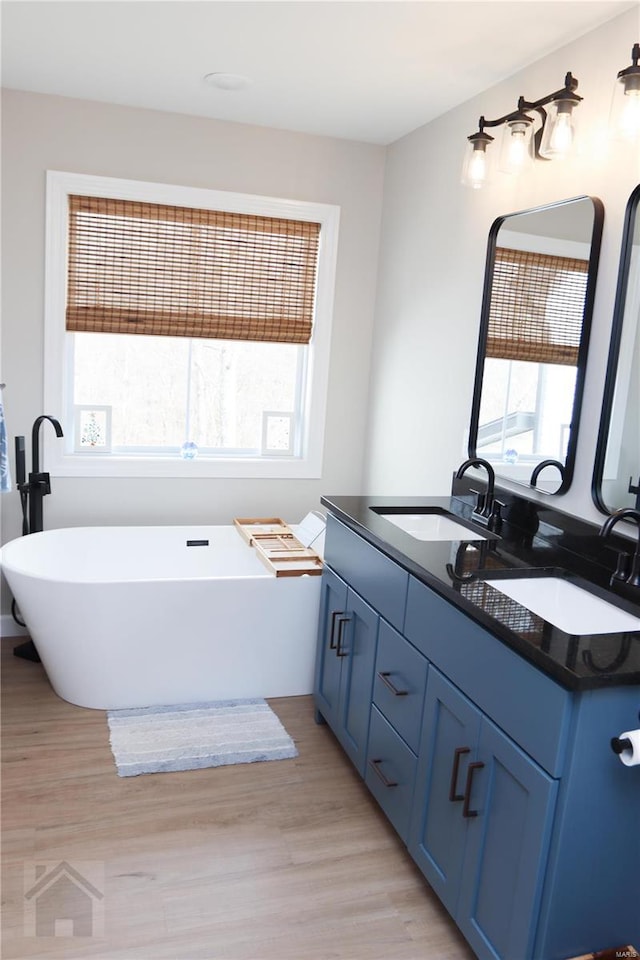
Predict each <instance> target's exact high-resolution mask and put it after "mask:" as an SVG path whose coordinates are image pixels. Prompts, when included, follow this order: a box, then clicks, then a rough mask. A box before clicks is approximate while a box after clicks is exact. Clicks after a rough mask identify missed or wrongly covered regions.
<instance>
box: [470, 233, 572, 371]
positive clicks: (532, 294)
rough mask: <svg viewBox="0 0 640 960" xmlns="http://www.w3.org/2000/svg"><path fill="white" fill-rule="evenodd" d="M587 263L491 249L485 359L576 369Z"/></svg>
mask: <svg viewBox="0 0 640 960" xmlns="http://www.w3.org/2000/svg"><path fill="white" fill-rule="evenodd" d="M588 269H589V263H588V261H587V260H576V259H573V258H572V257H556V256H551V255H549V254H543V253H529V252H525V251H522V250H509V249H506V248H504V247H498V248H497V249H496V255H495V264H494V270H493V288H492V292H491V306H490V309H489V326H488V330H487V349H486V356H488V357H501V358H502V359H504V360H529V361H532V362H533V363H561V364H566V365H573V366H575V365H577V363H578V348H579V346H580V337H581V334H582V320H583V314H584V304H585V296H586V289H587V273H588Z"/></svg>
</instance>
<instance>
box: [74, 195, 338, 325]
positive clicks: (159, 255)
mask: <svg viewBox="0 0 640 960" xmlns="http://www.w3.org/2000/svg"><path fill="white" fill-rule="evenodd" d="M319 236H320V224H319V223H310V222H307V221H298V220H285V219H280V218H276V217H263V216H254V215H249V214H243V213H228V212H222V211H215V210H198V209H191V208H188V207H173V206H165V205H161V204H152V203H139V202H135V201H130V200H108V199H103V198H101V197H80V196H71V197H69V276H68V295H67V313H66V324H67V330H71V331H84V332H97V333H134V334H154V335H158V336H164V337H209V338H211V337H212V338H217V339H224V340H262V341H265V340H266V341H273V342H278V343H308V342H309V340H310V338H311V332H312V326H313V310H314V297H315V287H316V272H317V260H318V243H319Z"/></svg>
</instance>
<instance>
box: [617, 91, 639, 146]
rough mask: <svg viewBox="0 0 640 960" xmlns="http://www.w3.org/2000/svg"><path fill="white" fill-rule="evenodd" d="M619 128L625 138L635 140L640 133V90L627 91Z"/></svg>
mask: <svg viewBox="0 0 640 960" xmlns="http://www.w3.org/2000/svg"><path fill="white" fill-rule="evenodd" d="M618 129H619V130H620V135H621V136H623V137H624V138H625V140H635V138H636V137H637V136H638V135H640V90H628V91H625V95H624V106H623V107H622V111H621V113H620V118H619V120H618Z"/></svg>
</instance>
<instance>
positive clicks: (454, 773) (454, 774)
mask: <svg viewBox="0 0 640 960" xmlns="http://www.w3.org/2000/svg"><path fill="white" fill-rule="evenodd" d="M465 753H471V750H470V748H469V747H456V749H455V750H454V751H453V766H452V767H451V783H450V784H449V800H451V802H452V803H455V801H456V800H464V796H463V795H462V794H461V793H456V789H457V786H458V770H459V769H460V757H461V756H462V755H463V754H465Z"/></svg>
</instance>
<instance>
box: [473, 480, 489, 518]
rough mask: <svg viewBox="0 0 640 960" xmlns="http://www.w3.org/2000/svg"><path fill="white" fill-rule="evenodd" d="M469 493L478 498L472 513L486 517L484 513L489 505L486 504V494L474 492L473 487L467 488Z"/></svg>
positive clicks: (479, 491) (478, 491)
mask: <svg viewBox="0 0 640 960" xmlns="http://www.w3.org/2000/svg"><path fill="white" fill-rule="evenodd" d="M469 492H470V493H475V495H476V497H477V498H478V499H477V501H476V505H475V507H474V508H473V512H474V513H475V514H478V515H479V516H481V517H484V516H487V515H488V514H487V513H486V510H487V507H488V506H489V503H488V502H487V494H486V493H483V492H482V491H481V490H474V489H473V487H469Z"/></svg>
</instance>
